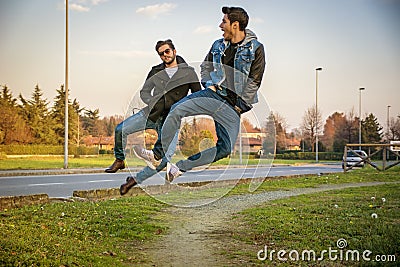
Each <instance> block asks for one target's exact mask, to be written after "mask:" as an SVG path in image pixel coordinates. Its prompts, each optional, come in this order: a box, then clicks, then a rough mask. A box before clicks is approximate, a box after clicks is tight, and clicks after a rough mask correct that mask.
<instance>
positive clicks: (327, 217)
mask: <svg viewBox="0 0 400 267" xmlns="http://www.w3.org/2000/svg"><path fill="white" fill-rule="evenodd" d="M383 198H384V200H382V199H383ZM231 224H232V226H231V228H232V229H235V230H233V231H232V233H231V235H230V236H231V239H232V240H231V242H232V243H234V244H236V246H235V248H236V250H235V251H231V250H228V251H225V254H226V255H229V256H230V257H232V258H237V259H240V260H241V261H243V262H247V263H249V264H252V265H260V266H261V265H262V266H264V265H266V264H267V265H268V264H272V265H284V266H299V265H300V266H309V265H310V264H311V265H313V266H354V265H359V264H361V265H362V266H365V265H367V266H371V265H372V266H378V265H379V264H378V262H377V261H372V260H375V258H374V257H375V256H376V255H384V256H385V257H386V262H384V265H385V266H398V265H397V264H398V262H399V260H400V250H399V248H400V185H399V184H390V185H381V186H373V187H359V188H351V189H344V190H336V191H328V192H324V193H317V194H311V195H302V196H297V197H291V198H287V199H281V200H276V201H271V202H268V203H265V204H263V205H261V206H259V207H255V208H252V209H248V210H246V211H244V212H242V213H240V214H239V215H238V216H237V217H236V218H235V219H234V221H233V222H232V223H231ZM342 238H343V239H345V240H346V242H347V246H346V247H344V248H343V249H342V248H339V247H338V244H337V241H338V240H339V239H342ZM265 246H267V258H266V259H265V260H259V259H258V256H257V253H258V252H259V251H260V250H264V251H265ZM329 248H332V249H333V250H337V252H336V254H331V256H332V257H331V258H329V254H327V253H326V254H325V255H324V257H322V258H323V260H320V261H318V258H320V257H321V252H322V251H323V250H329ZM272 250H275V253H274V254H273V256H272V257H271V256H270V255H271V254H270V253H271V251H272ZM280 250H285V251H286V254H285V255H284V256H283V258H286V259H287V261H280V260H279V259H278V256H277V253H278V251H280ZM292 250H296V251H297V252H298V253H299V260H296V259H297V256H296V254H295V252H292V254H289V252H290V251H292ZM304 250H313V251H315V252H316V260H315V261H314V260H311V261H309V260H307V259H309V258H308V256H307V254H305V255H306V256H305V259H306V260H302V252H303V251H304ZM340 250H342V252H343V254H342V255H343V256H340ZM348 250H358V251H359V253H360V261H357V260H355V259H356V258H352V257H353V256H352V255H351V254H348V258H347V259H348V260H347V261H346V252H347V251H348ZM365 250H369V251H371V252H372V254H371V255H368V258H370V259H371V261H365V260H363V259H362V253H363V252H364V251H365ZM260 255H261V258H263V257H265V253H261V254H260ZM289 255H291V257H289ZM335 255H336V256H337V260H336V261H333V260H330V259H333V258H334V256H335ZM340 257H342V260H339V259H340ZM354 257H355V256H354ZM389 258H390V259H389ZM271 259H272V260H271ZM311 259H312V258H311ZM353 259H354V260H353ZM394 259H397V264H396V262H393V260H394Z"/></svg>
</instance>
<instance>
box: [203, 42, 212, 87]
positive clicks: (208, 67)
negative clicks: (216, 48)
mask: <svg viewBox="0 0 400 267" xmlns="http://www.w3.org/2000/svg"><path fill="white" fill-rule="evenodd" d="M213 70H214V67H213V55H212V53H211V49H210V51H209V52H208V54H207V55H206V58H205V59H204V61H203V63H201V65H200V75H201V84H202V85H203V87H204V88H207V87H209V86H211V85H213V82H212V79H211V76H210V73H211V72H212V71H213Z"/></svg>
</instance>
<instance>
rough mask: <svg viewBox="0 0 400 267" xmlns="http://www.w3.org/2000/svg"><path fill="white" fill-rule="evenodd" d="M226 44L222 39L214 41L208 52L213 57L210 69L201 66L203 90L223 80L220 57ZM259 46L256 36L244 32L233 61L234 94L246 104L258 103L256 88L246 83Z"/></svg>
mask: <svg viewBox="0 0 400 267" xmlns="http://www.w3.org/2000/svg"><path fill="white" fill-rule="evenodd" d="M227 45H228V42H227V41H224V39H219V40H216V41H215V42H214V43H213V45H212V47H211V50H210V53H212V55H213V64H212V69H210V66H209V64H210V63H209V62H203V63H202V64H201V78H202V79H201V80H202V84H203V86H204V87H205V88H207V87H209V86H211V85H221V84H222V83H223V82H224V80H225V78H226V75H225V69H224V66H223V64H222V56H223V55H224V51H225V49H226V48H227ZM260 45H261V43H260V42H259V41H257V37H256V35H255V34H254V33H253V32H252V31H250V30H246V37H245V39H244V40H243V42H242V43H241V44H240V45H239V46H238V48H237V52H236V54H235V59H234V84H235V88H234V90H235V93H236V94H237V95H238V96H240V97H241V98H242V99H243V100H244V101H245V102H246V103H247V104H254V103H257V102H258V98H257V90H258V86H252V85H251V83H249V81H248V76H249V73H250V67H251V64H252V62H253V60H254V59H255V52H256V50H257V48H258V47H259V46H260ZM218 93H219V94H222V95H224V94H226V92H218Z"/></svg>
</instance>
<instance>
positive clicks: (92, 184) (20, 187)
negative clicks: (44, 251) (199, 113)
mask: <svg viewBox="0 0 400 267" xmlns="http://www.w3.org/2000/svg"><path fill="white" fill-rule="evenodd" d="M341 171H342V169H341V167H340V165H306V166H278V167H272V168H268V167H258V168H255V167H247V168H237V167H236V168H227V169H208V170H196V171H191V172H187V173H185V174H184V175H182V176H181V177H179V178H178V179H176V180H175V181H174V182H177V183H183V182H194V181H214V180H217V179H218V180H227V179H239V178H257V177H266V176H268V177H276V176H287V175H298V174H318V173H332V172H341ZM128 175H129V172H119V173H115V174H107V173H84V174H82V173H80V174H60V175H54V173H52V174H50V175H31V176H12V177H11V176H10V177H0V196H18V195H30V194H39V193H45V194H48V195H49V197H71V196H72V192H73V191H74V190H87V189H98V188H114V187H119V186H120V185H121V184H122V183H123V182H124V181H125V178H126V177H127V176H128ZM164 175H165V172H161V173H160V174H158V175H155V176H153V177H151V178H150V179H148V180H146V182H145V183H144V184H145V185H155V184H164Z"/></svg>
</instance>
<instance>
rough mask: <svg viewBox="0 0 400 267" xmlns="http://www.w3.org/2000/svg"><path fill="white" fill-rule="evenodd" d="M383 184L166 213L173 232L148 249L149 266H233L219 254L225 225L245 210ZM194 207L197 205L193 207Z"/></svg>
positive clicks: (237, 199) (241, 199)
mask: <svg viewBox="0 0 400 267" xmlns="http://www.w3.org/2000/svg"><path fill="white" fill-rule="evenodd" d="M381 184H385V183H384V182H382V183H381V182H371V183H357V184H339V185H328V186H321V187H318V188H302V189H295V190H290V191H273V192H265V193H261V194H248V195H240V196H230V197H224V198H222V199H220V200H218V201H216V202H214V203H212V204H209V205H205V206H200V207H195V208H176V207H170V208H168V209H167V212H168V213H169V217H171V222H170V223H171V224H170V227H171V228H170V231H169V232H168V233H167V234H166V235H165V236H163V237H161V238H160V239H158V240H157V241H156V242H155V243H153V244H151V245H150V246H149V247H147V248H146V249H145V251H144V252H145V254H147V255H148V257H149V258H150V259H151V263H150V264H149V265H148V266H163V267H164V266H174V267H175V266H209V267H211V266H232V265H235V264H240V263H238V262H230V259H229V257H228V256H227V257H224V255H221V254H220V251H221V248H222V247H223V246H226V245H228V244H227V243H224V237H225V236H226V234H227V233H229V232H230V231H229V229H228V228H227V225H226V222H228V221H230V219H231V217H232V216H233V215H234V214H235V213H237V212H240V211H242V210H244V209H247V208H250V207H253V206H256V205H259V204H262V203H264V202H267V201H271V200H275V199H280V198H287V197H292V196H298V195H302V194H310V193H316V192H323V191H328V190H334V189H345V188H350V187H361V186H374V185H381ZM194 206H195V205H194Z"/></svg>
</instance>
